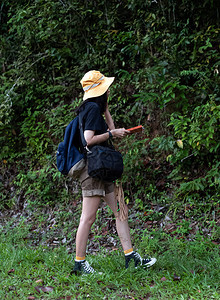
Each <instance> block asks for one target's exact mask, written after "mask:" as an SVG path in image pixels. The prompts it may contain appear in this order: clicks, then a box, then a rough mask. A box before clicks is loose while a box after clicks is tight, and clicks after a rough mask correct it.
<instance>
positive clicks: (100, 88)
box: [83, 77, 115, 101]
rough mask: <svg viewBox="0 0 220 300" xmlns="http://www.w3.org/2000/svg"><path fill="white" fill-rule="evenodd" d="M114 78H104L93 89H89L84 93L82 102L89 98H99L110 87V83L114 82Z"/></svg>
mask: <svg viewBox="0 0 220 300" xmlns="http://www.w3.org/2000/svg"><path fill="white" fill-rule="evenodd" d="M114 79H115V77H105V78H104V79H103V81H102V82H101V83H100V84H99V85H97V86H96V87H94V88H91V89H89V90H88V91H86V92H85V93H84V96H83V101H85V100H87V99H89V98H94V97H99V96H101V95H103V94H104V93H105V92H106V91H107V89H108V88H109V87H110V85H111V84H112V82H113V81H114Z"/></svg>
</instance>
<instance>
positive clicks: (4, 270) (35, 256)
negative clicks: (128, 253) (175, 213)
mask: <svg viewBox="0 0 220 300" xmlns="http://www.w3.org/2000/svg"><path fill="white" fill-rule="evenodd" d="M21 224H22V223H21ZM27 232H28V226H27V225H24V224H22V225H21V226H18V227H16V228H14V229H10V230H7V232H6V233H1V234H0V278H1V280H0V299H10V300H11V299H28V297H30V296H32V297H35V299H54V300H55V299H68V300H69V299H178V300H179V299H187V300H188V299H196V300H197V299H207V300H208V299H219V298H220V295H219V290H218V288H219V286H218V284H219V274H220V270H219V265H220V259H219V249H218V245H216V244H214V243H212V242H211V241H209V240H204V239H203V238H202V237H201V236H200V235H199V234H198V235H197V237H196V238H195V239H194V241H185V240H183V239H176V238H171V237H170V236H169V235H167V234H165V233H163V232H161V231H158V230H155V231H153V232H150V233H149V232H147V231H144V232H143V233H142V236H140V235H139V236H135V237H134V238H135V240H138V239H139V244H138V245H137V246H138V251H139V252H140V253H141V254H142V255H144V254H146V253H150V254H154V255H155V256H156V257H157V259H158V262H157V263H156V264H155V265H154V266H153V267H152V268H151V269H147V270H145V269H141V268H139V269H134V267H133V266H131V268H130V269H128V270H125V268H124V257H123V253H122V251H119V250H116V251H112V252H107V251H106V249H105V248H102V247H100V251H99V252H98V255H90V254H88V256H87V259H88V261H89V262H90V263H91V264H92V266H93V267H94V268H95V269H96V270H97V271H99V272H102V273H103V274H102V275H99V274H97V275H87V276H78V277H77V276H75V275H74V274H72V273H71V271H72V268H73V263H74V261H73V259H72V258H73V254H68V251H67V249H66V247H65V246H59V247H58V248H55V249H51V248H48V247H43V246H42V245H41V246H37V247H33V246H30V245H28V241H27V240H26V239H24V237H26V236H27ZM39 279H41V280H42V282H40V283H39V282H38V283H37V282H36V281H37V280H39ZM161 279H162V280H161ZM37 286H47V287H48V286H50V287H53V289H51V291H49V292H47V293H46V292H43V291H40V293H38V292H37V291H36V289H35V287H37ZM68 296H69V297H70V296H71V298H69V297H68Z"/></svg>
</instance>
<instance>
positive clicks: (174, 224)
mask: <svg viewBox="0 0 220 300" xmlns="http://www.w3.org/2000/svg"><path fill="white" fill-rule="evenodd" d="M219 13H220V11H219V3H218V1H217V0H205V1H199V0H194V1H189V0H181V1H175V0H154V1H140V0H135V1H134V0H127V1H120V0H114V1H106V0H101V1H93V0H92V1H86V0H84V1H74V0H73V1H67V0H59V1H58V0H57V1H51V0H35V1H32V2H30V1H21V0H20V1H19V0H18V1H13V0H12V1H8V0H2V1H1V3H0V34H1V35H0V91H1V93H0V143H1V152H0V169H1V175H0V194H1V200H0V201H1V202H0V209H1V223H2V224H5V222H6V221H5V220H8V219H7V218H11V216H15V218H14V223H16V222H17V223H16V224H20V221H21V218H27V219H28V218H29V219H28V220H29V221H30V220H32V221H33V220H35V222H36V223H37V222H39V215H41V217H42V212H43V214H44V213H45V216H47V220H46V219H45V220H44V221H42V226H43V225H45V228H46V227H47V226H49V225H50V224H51V222H52V221H53V222H54V220H55V217H54V216H58V214H60V215H59V217H60V218H61V206H62V212H63V211H65V209H66V210H67V211H69V209H70V208H71V209H73V210H74V209H75V210H76V207H77V205H78V203H79V202H80V199H81V194H80V188H79V186H78V183H77V182H73V181H72V180H71V179H69V178H67V177H65V176H63V175H61V174H60V173H59V172H58V170H57V168H56V150H57V146H58V144H59V142H61V141H62V139H63V135H64V130H65V127H66V126H67V125H68V123H69V122H70V121H71V120H72V119H73V118H74V117H75V113H74V109H75V108H76V107H77V106H78V105H79V103H81V101H82V95H83V93H82V88H81V86H80V83H79V81H80V79H81V78H82V76H83V75H84V73H85V72H87V71H88V70H91V69H95V70H100V71H101V72H102V73H103V74H105V75H106V76H115V77H116V78H115V82H114V85H112V87H111V94H110V99H109V107H110V111H111V113H112V115H113V119H114V121H115V124H116V126H117V127H125V128H129V127H134V126H136V125H139V124H141V125H143V126H144V128H145V129H144V132H143V133H138V134H135V135H131V136H129V137H127V138H126V139H125V140H123V141H117V142H116V147H117V149H119V150H120V151H121V153H122V154H123V157H124V164H125V171H124V175H123V178H122V182H123V187H124V192H125V200H126V202H127V203H128V205H129V207H130V209H131V211H133V210H134V211H135V218H134V219H135V220H134V224H135V226H136V225H137V226H139V227H140V228H141V229H143V228H145V229H146V228H151V229H155V230H156V229H157V228H161V227H162V228H163V230H164V231H165V232H167V233H169V234H171V235H173V236H174V237H178V238H180V237H181V238H183V237H184V238H185V237H189V236H190V237H192V236H194V235H195V234H197V233H198V232H200V233H201V234H203V235H207V236H208V237H209V238H210V240H211V241H212V242H213V243H216V244H218V243H219V226H218V225H219V216H218V214H219V199H220V176H219V169H220V168H219V167H220V161H219V150H220V123H219V119H220V93H219V89H220V85H219V83H220V81H219V71H220V70H219V63H220V56H219V45H220V43H219V42H220V29H219V22H220V21H219ZM60 205H61V206H60ZM65 207H66V208H65ZM36 212H37V213H36ZM39 212H40V213H39ZM37 214H38V216H37ZM56 214H57V215H56ZM63 218H64V219H65V220H70V219H71V216H70V214H68V213H66V215H65V214H64V215H63ZM22 220H23V219H22ZM30 222H31V221H30ZM56 222H58V221H56ZM76 224H77V222H76V223H74V222H73V224H72V226H73V227H74V226H75V227H76ZM13 226H14V225H13ZM75 227H74V230H75ZM72 229H73V228H72V227H71V230H72ZM45 230H46V229H45ZM74 230H73V231H74Z"/></svg>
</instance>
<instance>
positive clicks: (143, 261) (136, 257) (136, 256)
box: [125, 252, 157, 269]
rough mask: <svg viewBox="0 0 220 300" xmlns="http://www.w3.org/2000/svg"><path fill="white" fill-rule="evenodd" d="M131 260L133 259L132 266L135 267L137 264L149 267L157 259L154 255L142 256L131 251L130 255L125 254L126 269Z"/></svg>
mask: <svg viewBox="0 0 220 300" xmlns="http://www.w3.org/2000/svg"><path fill="white" fill-rule="evenodd" d="M131 260H134V266H135V268H137V267H138V266H139V265H140V266H143V267H147V268H149V267H151V266H153V265H154V264H155V262H156V261H157V260H156V258H154V257H149V258H142V257H141V256H140V254H139V253H137V252H133V253H132V254H130V255H125V268H126V269H127V268H128V266H129V263H130V261H131Z"/></svg>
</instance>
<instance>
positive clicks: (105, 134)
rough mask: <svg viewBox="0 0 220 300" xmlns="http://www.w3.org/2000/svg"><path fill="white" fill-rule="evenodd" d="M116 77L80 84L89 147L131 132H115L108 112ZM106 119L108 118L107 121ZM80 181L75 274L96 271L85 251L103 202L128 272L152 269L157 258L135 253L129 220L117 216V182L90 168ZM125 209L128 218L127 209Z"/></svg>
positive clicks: (89, 76) (91, 75)
mask: <svg viewBox="0 0 220 300" xmlns="http://www.w3.org/2000/svg"><path fill="white" fill-rule="evenodd" d="M113 81H114V77H106V76H104V75H103V74H101V73H100V72H99V71H95V70H92V71H89V72H87V73H86V74H85V75H84V76H83V78H82V80H81V81H80V82H81V85H82V88H83V91H84V96H83V103H82V104H81V105H80V106H79V108H78V109H77V113H78V114H83V128H84V137H85V140H86V142H87V147H88V148H90V147H92V146H94V145H97V144H100V145H103V146H109V145H110V143H109V140H110V139H114V138H124V137H125V136H127V135H128V134H129V133H130V132H129V131H128V130H126V129H125V128H118V129H116V128H115V125H114V122H113V119H112V116H111V114H110V112H109V108H108V102H107V100H108V96H109V93H110V90H109V87H110V86H111V84H112V83H113ZM104 117H105V118H104ZM79 181H80V183H81V188H82V196H83V201H82V213H81V218H80V223H79V226H78V230H77V234H76V257H75V266H74V269H73V271H74V273H85V274H89V273H94V272H95V270H94V269H93V267H92V266H91V265H90V264H89V263H88V261H87V260H86V247H87V242H88V236H89V232H90V229H91V226H92V224H93V223H94V221H95V219H96V212H97V210H98V208H99V204H100V201H101V199H102V198H103V199H104V200H105V202H106V203H107V205H108V206H109V207H110V208H111V210H112V212H113V214H114V216H115V219H116V229H117V233H118V236H119V239H120V242H121V245H122V248H123V251H124V255H125V268H128V267H129V264H130V262H131V261H132V260H133V261H134V263H135V267H137V266H139V265H140V266H146V267H149V266H152V265H153V264H154V263H155V262H156V258H142V257H141V256H140V254H139V253H138V252H135V251H134V250H133V246H132V243H131V237H130V229H129V225H128V220H127V217H122V216H121V215H120V212H118V207H117V197H116V193H115V184H114V182H107V181H103V180H100V179H96V178H92V177H90V176H89V175H88V165H87V163H86V166H85V168H84V169H83V170H82V172H81V174H80V177H79ZM124 208H125V215H127V214H126V212H127V207H126V206H124Z"/></svg>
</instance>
